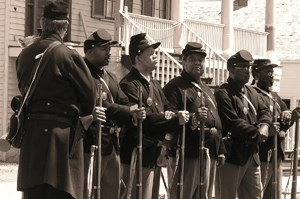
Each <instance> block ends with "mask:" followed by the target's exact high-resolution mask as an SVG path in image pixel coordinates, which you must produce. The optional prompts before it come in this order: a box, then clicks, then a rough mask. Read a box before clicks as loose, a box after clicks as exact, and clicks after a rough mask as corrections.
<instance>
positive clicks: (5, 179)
mask: <svg viewBox="0 0 300 199" xmlns="http://www.w3.org/2000/svg"><path fill="white" fill-rule="evenodd" d="M17 171H18V165H17V164H14V163H3V162H0V193H1V194H0V195H1V199H21V197H22V194H21V192H18V191H16V190H17V185H16V181H17ZM163 173H164V174H165V173H166V172H165V170H163ZM288 181H289V185H288V188H287V190H285V187H286V185H287V182H288ZM291 183H292V178H290V179H288V177H284V178H283V185H282V186H283V191H284V192H286V193H287V194H284V195H283V197H282V199H290V198H291V196H290V187H291ZM297 184H298V186H297V193H298V194H297V198H296V199H300V177H299V176H298V180H297ZM160 194H161V198H160V199H166V198H167V197H166V196H165V195H166V194H165V188H164V186H163V183H162V182H161V191H160Z"/></svg>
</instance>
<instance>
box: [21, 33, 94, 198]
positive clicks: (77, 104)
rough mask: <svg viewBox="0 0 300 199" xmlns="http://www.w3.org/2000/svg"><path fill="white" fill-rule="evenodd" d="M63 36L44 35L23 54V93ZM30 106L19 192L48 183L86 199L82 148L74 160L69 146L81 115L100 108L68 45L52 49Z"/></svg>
mask: <svg viewBox="0 0 300 199" xmlns="http://www.w3.org/2000/svg"><path fill="white" fill-rule="evenodd" d="M53 41H60V42H63V41H62V39H61V38H60V36H59V35H58V34H53V33H44V34H43V35H42V37H41V38H40V39H38V40H37V41H36V42H35V43H33V44H31V45H29V46H27V47H26V48H24V49H23V50H22V52H21V53H20V55H19V56H18V58H17V67H16V69H17V77H18V81H19V82H18V83H19V84H18V85H19V89H20V91H21V93H22V94H24V90H25V89H26V88H27V87H28V85H29V82H30V78H31V73H32V71H33V70H34V67H35V66H36V63H37V62H38V61H39V59H36V55H39V54H40V53H43V52H44V50H45V49H46V48H47V47H48V46H49V45H50V43H52V42H53ZM44 66H45V69H44V71H43V74H42V76H41V78H40V80H39V82H38V84H37V87H36V89H35V91H34V93H33V96H32V98H31V100H30V103H29V106H28V117H29V119H28V120H26V122H25V123H24V130H25V136H24V140H23V143H22V146H21V150H20V159H19V172H18V185H17V189H18V190H25V189H28V188H32V187H34V186H37V185H40V184H49V185H51V186H52V187H54V188H56V189H59V190H61V191H64V192H67V193H70V194H71V195H72V197H74V198H82V197H83V196H82V190H83V181H84V176H83V144H82V140H79V141H78V143H77V144H76V148H75V153H74V156H73V158H69V147H70V145H71V142H72V135H73V133H74V123H75V122H76V121H77V120H78V116H86V115H91V114H92V111H93V108H94V106H95V101H94V100H95V88H94V85H93V78H92V76H91V74H90V71H89V69H88V67H87V66H86V64H85V63H84V60H83V59H82V57H81V56H80V55H79V54H78V53H77V52H76V51H75V50H72V49H69V48H68V47H67V46H66V45H63V44H61V45H59V46H57V47H56V48H55V49H53V54H52V55H51V58H50V59H49V60H48V62H47V64H46V65H44Z"/></svg>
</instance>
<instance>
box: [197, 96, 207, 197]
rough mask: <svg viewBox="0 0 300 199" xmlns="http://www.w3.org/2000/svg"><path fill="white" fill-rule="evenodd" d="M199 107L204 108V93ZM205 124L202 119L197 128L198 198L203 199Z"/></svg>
mask: <svg viewBox="0 0 300 199" xmlns="http://www.w3.org/2000/svg"><path fill="white" fill-rule="evenodd" d="M200 99H201V105H200V106H201V107H202V106H204V91H202V93H201V97H200ZM204 128H205V122H204V120H203V119H202V120H201V121H200V128H199V126H198V130H199V132H200V135H199V165H200V177H199V198H200V199H205V198H206V196H205V195H206V193H205V162H204V154H205V151H204V150H205V149H204V138H205V129H204Z"/></svg>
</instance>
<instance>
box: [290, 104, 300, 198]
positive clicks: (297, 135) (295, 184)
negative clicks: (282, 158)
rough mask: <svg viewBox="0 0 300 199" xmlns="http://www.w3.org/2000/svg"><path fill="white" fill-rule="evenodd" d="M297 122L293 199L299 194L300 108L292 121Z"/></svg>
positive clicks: (294, 113) (296, 110) (293, 115)
mask: <svg viewBox="0 0 300 199" xmlns="http://www.w3.org/2000/svg"><path fill="white" fill-rule="evenodd" d="M293 118H294V120H296V129H295V147H294V161H293V181H292V190H291V199H296V192H297V170H298V166H299V165H298V158H299V118H300V107H297V108H295V109H294V110H293V112H292V120H293Z"/></svg>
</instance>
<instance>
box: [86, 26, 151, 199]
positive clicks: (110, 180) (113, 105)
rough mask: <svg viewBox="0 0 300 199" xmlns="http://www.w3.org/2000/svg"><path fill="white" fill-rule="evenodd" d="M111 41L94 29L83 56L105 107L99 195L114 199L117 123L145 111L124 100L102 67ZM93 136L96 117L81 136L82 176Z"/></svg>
mask: <svg viewBox="0 0 300 199" xmlns="http://www.w3.org/2000/svg"><path fill="white" fill-rule="evenodd" d="M115 44H117V42H116V41H112V38H111V36H110V34H109V33H108V32H107V31H106V30H104V29H98V30H97V31H95V32H94V33H92V34H91V35H90V36H89V37H88V38H87V39H86V40H85V42H84V53H85V58H84V60H85V62H86V64H87V66H88V67H89V69H90V71H91V74H92V76H93V78H94V84H95V85H99V84H102V87H103V93H102V105H103V107H104V110H105V119H106V123H104V124H103V125H104V127H103V128H102V136H101V138H102V140H101V153H102V161H101V198H113V199H118V198H119V194H120V180H121V172H120V169H121V167H120V156H119V142H120V140H119V136H120V133H121V132H122V131H121V130H122V128H121V127H123V128H124V125H125V124H127V125H129V126H130V125H133V124H136V123H137V120H138V119H144V118H145V116H146V112H145V109H144V108H141V109H138V108H137V104H135V105H134V104H133V103H130V102H129V101H128V98H127V96H126V95H125V94H124V93H123V92H122V90H121V88H120V86H119V83H118V81H117V79H116V77H115V75H113V74H112V73H111V72H108V71H107V70H105V68H104V67H105V66H107V65H108V63H109V58H110V49H111V46H112V45H115ZM103 107H98V106H96V107H95V109H94V114H93V115H94V120H96V119H97V118H98V119H99V118H100V119H101V117H103V116H102V115H101V112H102V110H103ZM132 122H133V123H132ZM96 136H97V121H94V122H93V123H92V125H91V127H90V128H89V129H88V130H87V133H86V136H85V138H84V150H85V174H86V175H85V177H87V173H88V168H89V153H90V148H91V145H92V144H95V142H96ZM86 180H87V179H85V182H86ZM85 188H86V186H85ZM85 193H86V192H85Z"/></svg>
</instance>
